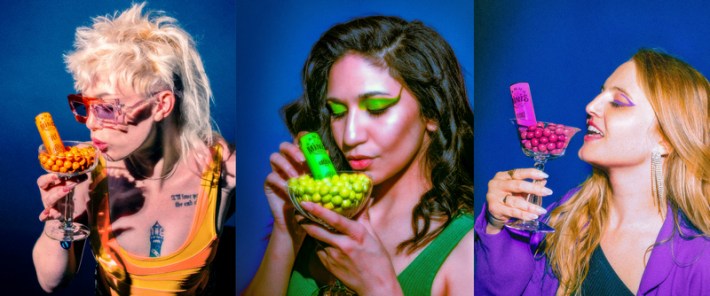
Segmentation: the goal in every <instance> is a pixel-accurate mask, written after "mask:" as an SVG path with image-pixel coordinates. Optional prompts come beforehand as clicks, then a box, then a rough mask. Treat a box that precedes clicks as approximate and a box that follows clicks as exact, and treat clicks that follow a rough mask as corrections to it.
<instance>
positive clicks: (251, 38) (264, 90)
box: [236, 0, 473, 291]
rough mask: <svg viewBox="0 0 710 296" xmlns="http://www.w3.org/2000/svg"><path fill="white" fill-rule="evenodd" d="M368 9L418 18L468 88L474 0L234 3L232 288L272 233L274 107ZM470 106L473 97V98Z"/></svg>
mask: <svg viewBox="0 0 710 296" xmlns="http://www.w3.org/2000/svg"><path fill="white" fill-rule="evenodd" d="M373 14H385V15H397V16H400V17H403V18H404V19H407V20H413V19H419V20H422V21H423V22H424V23H425V24H427V25H429V26H431V27H433V28H434V29H436V30H437V31H438V32H439V33H440V34H441V35H442V36H443V37H444V38H445V39H446V40H447V41H448V42H449V43H450V44H451V46H452V47H453V49H454V51H455V53H456V55H457V57H458V59H459V62H460V63H461V64H462V66H463V70H464V75H465V79H466V84H467V85H466V86H467V88H468V92H469V96H470V94H472V93H473V2H472V1H470V0H464V1H440V2H438V1H424V0H422V1H404V0H402V1H399V0H398V1H351V0H328V1H325V0H318V1H273V0H272V1H239V2H238V3H237V36H238V40H239V41H238V44H237V89H238V90H239V100H238V103H237V104H238V106H237V126H239V129H238V130H237V136H238V139H239V141H238V143H237V167H238V173H237V188H238V193H237V207H236V219H237V223H236V227H237V229H236V232H237V254H238V257H237V289H238V291H241V290H242V289H243V288H245V287H246V285H247V284H248V282H249V281H250V280H251V278H252V276H253V274H254V272H255V271H256V269H257V268H258V266H259V263H260V262H261V258H262V255H263V251H264V248H265V247H266V244H267V240H266V239H267V238H268V235H269V232H270V226H269V223H270V222H271V212H270V210H269V207H268V203H267V201H266V197H265V196H264V190H263V184H264V180H265V178H266V175H267V174H268V173H269V172H270V171H271V169H270V166H269V155H270V154H271V153H272V152H275V151H278V146H279V144H280V143H281V142H283V141H291V136H290V135H289V133H288V130H287V129H286V127H285V125H284V123H283V121H282V119H281V117H280V115H279V109H280V108H281V106H282V105H284V104H285V103H287V102H289V101H291V100H294V99H296V98H297V97H298V96H299V95H300V93H301V91H302V88H301V84H300V81H301V77H300V73H301V67H302V66H303V63H304V62H305V60H306V57H307V55H308V52H309V51H310V49H311V46H312V45H313V44H314V43H315V42H316V41H317V40H318V38H319V37H320V35H321V34H322V33H324V32H325V31H326V30H327V29H328V28H330V27H331V26H333V25H335V24H336V23H340V22H344V21H347V20H350V19H352V18H354V17H358V16H366V15H373ZM471 103H472V102H471Z"/></svg>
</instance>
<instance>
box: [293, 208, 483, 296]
mask: <svg viewBox="0 0 710 296" xmlns="http://www.w3.org/2000/svg"><path fill="white" fill-rule="evenodd" d="M471 229H473V215H472V214H462V215H458V216H456V217H455V218H454V220H453V221H452V222H451V224H449V225H448V226H446V228H445V229H444V231H442V232H441V233H440V234H439V235H438V236H437V237H436V238H435V239H434V240H433V241H432V242H431V243H430V244H429V246H427V247H426V248H425V249H424V250H423V251H422V252H421V253H420V254H419V255H418V256H417V258H414V260H413V261H412V263H410V264H409V266H407V267H406V268H405V269H404V270H403V271H402V272H401V273H400V274H399V275H398V276H397V280H398V281H399V284H400V286H401V287H402V291H404V295H407V296H409V295H431V286H432V284H433V282H434V277H435V276H436V274H437V273H438V272H439V268H440V267H441V265H442V264H443V263H444V261H445V260H446V258H447V257H448V256H449V253H451V251H452V250H453V249H454V248H455V247H456V245H458V243H459V241H461V239H462V238H463V237H464V236H465V235H466V233H468V232H469V231H470V230H471ZM314 247H315V242H314V241H313V240H312V239H307V240H306V241H305V242H304V243H303V247H302V248H301V251H299V252H298V256H297V258H296V262H295V263H294V267H293V271H292V272H291V281H290V282H289V285H288V292H287V295H294V296H303V295H314V294H315V293H316V292H317V291H318V284H317V283H316V281H315V279H314V278H313V277H312V276H311V274H310V272H309V271H308V262H309V259H310V258H311V257H314V256H315V252H313V249H314ZM471 268H473V266H472V267H471ZM471 280H473V279H471Z"/></svg>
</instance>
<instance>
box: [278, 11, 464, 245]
mask: <svg viewBox="0 0 710 296" xmlns="http://www.w3.org/2000/svg"><path fill="white" fill-rule="evenodd" d="M347 53H357V54H359V55H362V56H363V57H365V58H367V59H368V60H370V61H371V62H372V63H373V64H375V65H377V66H381V67H383V68H385V69H387V70H388V71H389V73H390V75H391V76H392V77H393V78H395V79H397V80H398V81H399V82H400V83H402V84H403V85H405V86H406V87H407V89H408V90H409V91H410V92H411V93H412V94H413V95H414V97H415V98H416V99H417V103H418V104H419V109H420V110H421V111H420V112H421V116H422V117H424V118H427V119H430V120H433V121H434V122H436V123H437V126H438V128H437V130H436V131H434V132H429V137H430V139H431V142H430V144H429V147H428V148H427V151H426V156H425V160H426V170H427V171H428V172H429V173H430V174H429V176H428V177H429V178H430V181H431V183H432V184H433V188H431V189H430V190H429V191H427V192H425V193H424V195H423V196H421V199H420V202H419V204H417V205H416V207H415V208H414V211H413V213H412V220H411V227H412V229H413V230H414V236H413V237H411V238H410V239H408V240H406V241H404V242H402V243H401V244H400V245H399V247H398V250H399V251H403V250H406V251H408V252H413V251H414V250H417V249H418V248H420V247H422V246H424V245H426V244H427V243H428V242H430V241H431V240H432V239H434V238H435V237H436V236H437V235H438V234H439V233H441V231H442V230H443V229H444V228H445V227H446V226H447V225H448V224H449V222H450V221H451V218H452V217H453V216H454V215H456V214H457V213H458V212H460V211H461V212H467V213H471V212H473V111H472V110H471V107H470V105H469V103H468V97H467V95H466V88H465V85H464V79H463V74H462V70H461V66H460V65H459V63H458V60H457V59H456V56H455V54H454V51H453V49H452V48H451V46H449V44H448V43H447V42H446V40H444V38H442V37H441V35H439V34H438V33H437V32H436V31H435V30H433V29H432V28H430V27H428V26H426V25H424V24H423V23H422V22H420V21H405V20H403V19H401V18H398V17H391V16H370V17H363V18H358V19H354V20H351V21H348V22H345V23H342V24H338V25H335V26H334V27H332V28H330V29H329V30H328V31H327V32H325V33H324V34H323V35H322V36H321V38H320V39H319V40H318V41H317V42H316V44H315V45H314V46H313V48H312V49H311V52H310V54H309V55H308V59H307V60H306V63H305V64H304V66H303V72H302V76H303V89H304V92H303V95H302V96H301V97H300V98H299V99H298V100H296V101H294V102H292V103H290V104H288V105H286V106H285V107H284V108H283V115H284V118H285V121H286V124H287V125H288V128H289V131H290V132H291V133H292V134H294V135H295V134H297V133H298V132H300V131H304V130H310V131H314V130H315V131H318V133H319V134H320V135H321V137H322V138H323V144H324V145H325V146H326V147H327V148H328V150H329V152H330V155H331V158H333V162H334V164H335V165H336V167H338V169H349V165H348V162H347V161H346V159H345V157H344V155H343V153H342V152H341V151H340V150H339V149H338V146H337V145H336V144H335V140H334V139H333V135H332V131H331V128H330V111H329V110H328V108H327V106H326V102H325V97H326V89H327V84H328V74H329V73H330V69H331V67H332V66H333V64H334V63H335V62H336V61H337V60H338V59H340V58H341V57H343V56H344V55H345V54H347ZM432 218H437V219H442V218H443V219H442V220H444V221H446V222H444V223H443V225H441V226H440V227H437V228H435V229H432V227H431V220H432ZM420 222H423V223H420Z"/></svg>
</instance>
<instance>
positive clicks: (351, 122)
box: [343, 108, 367, 147]
mask: <svg viewBox="0 0 710 296" xmlns="http://www.w3.org/2000/svg"><path fill="white" fill-rule="evenodd" d="M350 110H352V111H351V112H348V115H347V118H346V121H345V130H344V133H345V134H344V137H343V145H344V146H346V147H355V146H357V145H359V144H362V143H364V142H365V141H366V140H367V128H366V124H367V122H366V121H367V119H366V118H365V117H366V116H364V115H365V114H363V112H362V111H361V110H359V109H358V108H352V109H350Z"/></svg>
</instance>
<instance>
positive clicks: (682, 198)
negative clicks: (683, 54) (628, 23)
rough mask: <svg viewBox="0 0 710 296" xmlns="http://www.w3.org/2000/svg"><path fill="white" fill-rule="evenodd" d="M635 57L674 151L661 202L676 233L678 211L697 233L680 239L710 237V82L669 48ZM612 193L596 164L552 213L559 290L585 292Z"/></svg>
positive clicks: (549, 250) (548, 240)
mask: <svg viewBox="0 0 710 296" xmlns="http://www.w3.org/2000/svg"><path fill="white" fill-rule="evenodd" d="M631 60H632V61H633V62H634V64H635V65H636V69H637V74H636V75H637V76H636V77H637V79H638V81H639V85H640V86H641V88H642V89H643V90H644V94H645V95H646V96H647V98H648V100H649V102H650V104H651V107H652V108H653V111H654V113H655V115H656V118H657V128H658V130H659V131H660V133H661V135H662V136H663V138H664V139H665V140H666V142H667V143H668V145H669V146H670V147H669V148H671V149H670V151H669V153H668V156H667V157H666V160H665V161H664V168H663V178H664V183H665V184H666V186H667V189H666V191H665V196H663V197H661V198H660V200H658V201H657V204H658V205H659V206H660V207H662V208H665V207H666V206H667V205H670V207H671V211H670V212H669V213H667V215H673V219H674V223H675V228H674V229H675V231H676V232H679V230H680V224H679V223H680V221H679V220H678V217H677V216H676V215H675V213H676V212H678V211H680V212H682V213H683V215H684V216H685V218H686V219H687V221H688V222H690V224H692V225H693V226H694V227H695V228H696V229H697V231H698V234H697V235H692V234H687V233H680V235H681V236H687V237H694V236H695V237H697V236H702V237H705V238H710V204H709V202H708V196H710V178H709V176H710V170H708V168H709V167H710V126H709V125H710V117H709V116H710V109H709V108H710V102H708V99H709V98H710V84H709V83H708V80H707V79H706V78H705V77H704V76H703V75H702V74H701V73H700V72H698V71H697V70H695V69H694V68H693V67H692V66H690V65H689V64H687V63H685V62H683V61H682V60H680V59H677V58H675V57H673V56H671V55H668V54H666V53H662V52H659V51H656V50H651V49H641V50H639V51H638V52H637V53H636V54H635V55H634V56H633V58H632V59H631ZM649 169H650V168H649ZM611 196H612V191H611V185H610V184H609V177H608V176H607V174H606V173H605V172H604V171H602V170H601V169H598V168H594V170H593V172H592V176H591V177H590V178H589V179H587V180H586V181H585V182H584V183H583V184H582V186H581V188H580V190H579V191H578V192H577V193H576V194H575V195H574V196H573V197H572V198H570V200H569V201H567V202H565V203H564V204H563V205H561V206H559V207H557V208H556V209H555V210H554V211H552V213H551V214H550V217H551V218H550V225H552V226H553V227H554V228H555V229H556V230H558V231H556V232H554V233H551V234H548V235H547V236H546V237H545V244H544V247H543V249H542V251H543V252H544V253H545V255H546V256H547V258H548V260H549V262H550V266H551V267H552V271H553V272H554V273H555V275H556V276H557V278H558V279H559V281H560V286H559V288H558V290H557V295H571V294H579V293H580V287H581V286H582V282H583V281H584V278H586V276H587V274H588V272H589V260H590V258H591V256H592V253H593V252H594V249H595V248H596V247H597V246H598V245H599V242H600V239H601V233H602V231H603V229H604V225H603V223H604V221H606V220H607V217H608V213H609V199H610V197H611ZM663 239H665V240H664V241H667V240H668V239H669V238H663ZM660 243H663V241H662V242H660ZM654 246H656V245H653V246H650V247H649V249H648V250H649V251H650V250H651V249H652V248H653V247H654ZM646 255H648V253H647V254H646Z"/></svg>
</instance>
